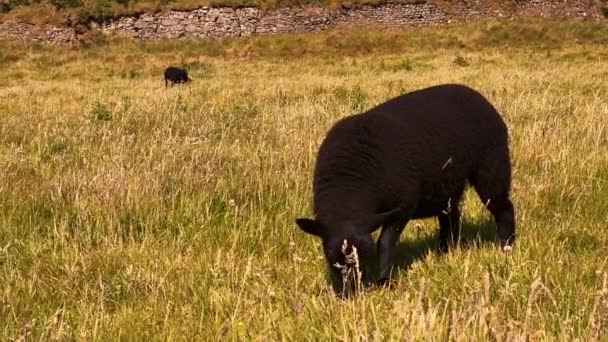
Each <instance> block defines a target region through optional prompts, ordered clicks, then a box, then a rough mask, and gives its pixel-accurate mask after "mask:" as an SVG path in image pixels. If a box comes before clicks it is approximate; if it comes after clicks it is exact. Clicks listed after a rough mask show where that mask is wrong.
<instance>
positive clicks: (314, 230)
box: [297, 219, 378, 295]
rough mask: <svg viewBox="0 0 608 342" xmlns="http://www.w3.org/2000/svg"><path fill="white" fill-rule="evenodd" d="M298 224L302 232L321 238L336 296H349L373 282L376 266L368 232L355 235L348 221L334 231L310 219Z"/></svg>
mask: <svg viewBox="0 0 608 342" xmlns="http://www.w3.org/2000/svg"><path fill="white" fill-rule="evenodd" d="M297 223H298V225H299V226H300V228H302V230H304V231H305V232H307V233H310V234H313V235H315V236H318V237H320V238H321V239H322V241H323V252H324V254H325V259H326V261H327V266H328V271H329V275H330V279H331V282H332V285H333V287H334V290H335V291H336V293H339V294H342V295H349V294H351V293H353V292H355V291H356V290H357V289H360V288H362V287H364V286H367V285H369V284H371V283H372V282H374V281H375V278H376V273H377V264H378V263H377V257H376V245H375V243H374V240H373V239H372V237H371V235H370V234H369V233H367V231H366V232H365V233H358V231H357V229H356V227H355V226H354V225H353V224H351V223H349V222H347V223H343V224H341V225H338V226H337V227H335V229H326V228H325V226H324V225H323V224H322V223H320V222H318V221H316V220H310V219H298V220H297ZM329 232H331V233H329Z"/></svg>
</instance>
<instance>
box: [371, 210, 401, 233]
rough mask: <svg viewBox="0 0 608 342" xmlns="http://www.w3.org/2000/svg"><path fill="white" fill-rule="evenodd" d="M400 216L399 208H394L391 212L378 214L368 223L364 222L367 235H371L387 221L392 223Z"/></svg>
mask: <svg viewBox="0 0 608 342" xmlns="http://www.w3.org/2000/svg"><path fill="white" fill-rule="evenodd" d="M399 215H401V208H395V209H393V210H389V211H385V212H383V213H380V214H376V215H374V216H373V217H372V218H371V219H370V220H369V221H368V222H366V226H367V229H368V230H367V231H368V233H370V234H371V233H373V232H374V231H375V230H376V229H378V227H380V226H381V225H383V224H385V223H387V222H388V221H393V220H395V219H396V218H397V217H399Z"/></svg>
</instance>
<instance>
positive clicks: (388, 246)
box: [378, 219, 408, 285]
mask: <svg viewBox="0 0 608 342" xmlns="http://www.w3.org/2000/svg"><path fill="white" fill-rule="evenodd" d="M407 221H408V220H407V219H400V220H396V221H393V222H389V223H387V224H385V225H383V226H382V232H381V233H380V237H379V238H378V256H379V258H380V279H379V283H380V284H382V285H383V284H386V283H387V282H388V279H389V277H390V274H391V270H392V268H393V259H394V257H395V247H396V245H397V241H399V236H400V235H401V232H403V229H404V228H405V225H406V224H407Z"/></svg>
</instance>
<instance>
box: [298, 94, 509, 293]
mask: <svg viewBox="0 0 608 342" xmlns="http://www.w3.org/2000/svg"><path fill="white" fill-rule="evenodd" d="M467 181H468V182H469V184H471V185H472V186H473V187H474V188H475V190H476V191H477V194H478V195H479V197H480V198H481V200H482V202H483V203H484V205H485V206H486V207H487V208H488V209H489V210H490V212H491V213H492V215H493V216H494V219H495V221H496V223H497V226H498V239H499V241H500V245H501V247H502V248H503V250H509V249H510V248H511V244H512V243H513V242H514V240H515V222H514V221H515V220H514V210H513V205H512V204H511V201H510V199H509V189H510V185H511V163H510V157H509V147H508V133H507V127H506V125H505V123H504V122H503V120H502V119H501V117H500V115H499V113H498V112H497V111H496V109H495V108H494V107H493V106H492V105H491V104H490V103H489V102H488V101H487V100H486V99H485V98H484V97H483V96H482V95H481V94H479V93H478V92H477V91H475V90H473V89H471V88H468V87H466V86H463V85H456V84H446V85H439V86H434V87H430V88H426V89H421V90H418V91H414V92H411V93H408V94H405V95H402V96H399V97H397V98H394V99H392V100H390V101H388V102H385V103H383V104H380V105H379V106H377V107H375V108H372V109H370V110H368V111H367V112H364V113H362V114H358V115H353V116H350V117H346V118H344V119H342V120H340V121H338V122H337V123H336V124H335V125H334V126H333V127H332V128H331V129H330V131H329V132H328V134H327V136H326V138H325V140H324V141H323V143H322V144H321V147H320V149H319V153H318V156H317V163H316V167H315V173H314V181H313V192H314V212H315V218H314V219H303V218H301V219H297V220H296V222H297V224H298V225H299V227H300V228H301V229H302V230H304V231H305V232H307V233H310V234H313V235H315V236H318V237H320V238H321V239H322V240H323V250H324V253H325V257H326V260H327V262H328V264H329V266H330V269H331V270H332V271H333V272H332V273H333V276H334V279H335V276H338V277H337V279H338V282H337V283H334V286H338V288H337V289H336V290H349V289H348V288H346V289H344V288H343V287H344V285H346V284H342V282H341V281H340V279H341V277H340V269H343V268H342V267H341V266H340V267H337V266H338V265H342V266H346V267H348V266H349V265H348V264H349V262H348V260H346V259H345V253H344V252H346V253H349V251H352V247H353V246H354V247H356V249H357V252H358V258H359V264H360V270H361V272H362V279H361V280H363V281H364V282H367V281H369V280H370V279H372V278H371V275H372V273H373V270H374V269H375V267H376V265H377V262H375V261H376V259H375V258H376V256H377V257H378V258H379V266H380V278H379V280H380V282H381V283H384V282H386V281H387V280H388V277H389V275H390V271H391V268H392V262H393V260H392V259H393V256H394V251H395V245H396V243H397V241H398V239H399V235H400V234H401V232H402V231H403V229H404V228H405V225H406V223H407V222H408V220H410V219H418V218H426V217H432V216H437V217H438V218H439V240H440V248H441V250H443V251H445V250H447V248H448V246H449V245H450V244H452V243H453V242H455V241H457V240H458V235H459V219H460V212H459V208H458V206H459V202H460V199H461V197H462V194H463V191H464V189H465V185H466V183H467ZM379 226H382V231H381V234H380V237H379V239H378V244H377V252H376V248H375V245H374V242H373V240H372V238H371V236H370V234H371V233H372V232H373V231H375V230H376V229H377V228H378V227H379ZM344 241H346V243H345V242H344ZM344 243H345V244H344ZM343 244H344V245H343ZM348 285H349V286H351V285H352V284H350V283H349V284H348Z"/></svg>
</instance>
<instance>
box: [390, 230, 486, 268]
mask: <svg viewBox="0 0 608 342" xmlns="http://www.w3.org/2000/svg"><path fill="white" fill-rule="evenodd" d="M410 224H411V222H410ZM408 226H409V225H408ZM412 226H413V225H412ZM408 228H410V229H415V228H414V227H406V229H408ZM438 234H439V227H437V233H436V234H432V235H426V236H425V237H424V238H422V239H419V238H414V239H408V240H401V241H400V242H399V243H398V244H397V250H396V252H395V259H394V260H395V262H394V266H393V276H394V275H396V274H399V273H400V272H401V271H407V270H408V269H409V267H410V266H411V265H412V264H413V263H414V262H416V261H418V260H420V259H423V258H424V257H425V256H426V255H427V254H428V253H431V252H433V253H437V254H438V255H441V254H442V252H441V251H440V250H439V236H438ZM495 242H496V224H495V223H494V221H493V220H491V219H487V220H484V221H483V222H462V223H461V225H460V241H459V244H458V248H460V249H461V250H466V249H469V248H472V247H474V246H477V245H484V244H494V243H495ZM448 253H449V252H448Z"/></svg>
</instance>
